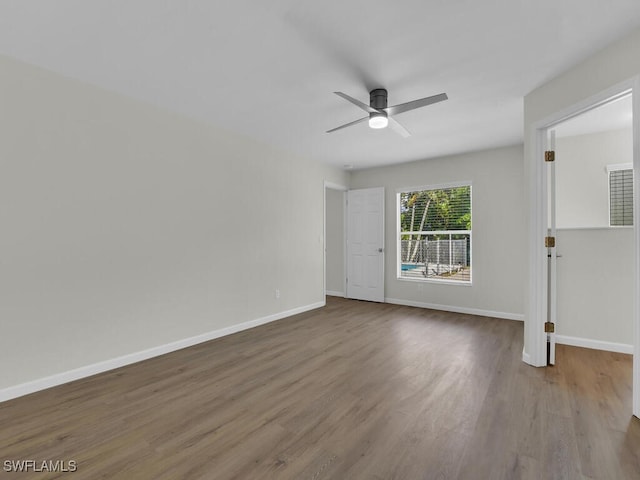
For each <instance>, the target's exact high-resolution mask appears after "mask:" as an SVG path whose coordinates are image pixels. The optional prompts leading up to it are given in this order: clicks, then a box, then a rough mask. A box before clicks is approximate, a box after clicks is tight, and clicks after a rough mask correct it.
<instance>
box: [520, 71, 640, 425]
mask: <svg viewBox="0 0 640 480" xmlns="http://www.w3.org/2000/svg"><path fill="white" fill-rule="evenodd" d="M629 92H631V93H632V94H633V96H632V99H633V171H634V178H633V181H634V192H636V193H640V76H637V77H634V78H632V79H629V80H627V81H624V82H622V83H619V84H617V85H614V86H612V87H610V88H608V89H607V90H604V91H602V92H600V93H598V94H596V95H594V96H592V97H589V98H587V99H585V100H583V101H582V102H579V103H577V104H575V105H572V106H570V107H568V108H566V109H563V110H560V111H558V112H556V113H554V114H552V115H550V116H549V117H547V118H545V119H543V120H540V121H538V122H536V123H534V124H533V125H532V126H531V128H530V130H529V131H528V132H525V134H527V135H529V138H530V140H531V145H533V149H532V154H533V158H528V159H527V167H528V168H529V169H530V171H531V173H532V175H531V179H532V180H531V181H532V185H531V187H532V188H531V190H530V198H529V205H530V207H531V211H532V214H531V218H530V224H529V232H530V243H529V269H530V270H529V271H530V272H531V273H530V280H531V281H530V282H529V290H528V292H527V295H528V298H529V306H528V311H527V320H528V323H529V325H528V333H529V337H530V342H529V346H530V347H531V350H530V351H528V352H526V353H525V352H523V360H524V361H525V362H526V363H529V364H530V365H534V366H544V365H546V355H547V352H546V334H545V333H544V322H545V321H546V314H547V301H548V298H547V271H546V263H547V249H546V248H545V247H544V237H545V236H546V231H547V182H546V169H545V165H544V162H543V161H542V158H543V152H544V145H545V134H546V131H547V129H548V128H549V127H552V126H554V125H556V124H558V123H560V122H562V121H564V120H567V119H568V118H570V117H573V116H575V115H578V114H580V113H582V112H585V111H587V110H591V109H593V108H596V107H598V106H600V105H602V104H604V103H607V102H608V101H610V100H611V99H612V98H615V97H616V96H621V95H623V94H626V93H629ZM633 201H634V204H633V209H634V211H633V215H634V218H633V232H634V280H635V282H634V283H635V285H634V299H633V302H634V310H633V311H634V313H633V323H634V355H633V407H632V408H633V414H634V415H635V416H637V417H640V194H634V198H633Z"/></svg>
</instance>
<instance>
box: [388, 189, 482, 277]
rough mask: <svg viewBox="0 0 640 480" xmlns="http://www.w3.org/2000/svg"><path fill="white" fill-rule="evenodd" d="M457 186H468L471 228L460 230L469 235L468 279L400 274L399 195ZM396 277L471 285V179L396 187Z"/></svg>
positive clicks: (461, 232) (434, 232) (400, 233)
mask: <svg viewBox="0 0 640 480" xmlns="http://www.w3.org/2000/svg"><path fill="white" fill-rule="evenodd" d="M459 187H469V188H470V193H471V194H470V198H469V203H470V207H471V230H460V234H468V235H469V268H470V271H469V280H468V281H466V280H449V279H446V278H433V277H424V278H407V277H403V276H402V242H401V241H400V236H401V235H402V232H401V231H400V229H401V224H400V195H401V194H403V193H407V192H418V191H423V190H443V189H447V188H459ZM395 215H396V238H395V240H396V278H397V280H399V281H402V282H413V283H434V284H437V285H458V286H466V287H470V286H472V285H473V182H471V181H461V182H453V183H440V184H434V185H419V186H413V187H402V188H397V189H396V208H395ZM430 233H432V234H437V233H440V232H437V231H433V232H430Z"/></svg>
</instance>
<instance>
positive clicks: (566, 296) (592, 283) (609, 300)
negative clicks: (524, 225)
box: [523, 78, 640, 416]
mask: <svg viewBox="0 0 640 480" xmlns="http://www.w3.org/2000/svg"><path fill="white" fill-rule="evenodd" d="M638 85H640V81H639V79H637V78H636V79H633V80H629V81H627V82H624V83H623V84H620V85H617V86H614V87H612V88H611V89H608V90H607V91H604V92H602V93H600V94H599V95H595V96H594V97H592V98H589V99H587V100H585V101H583V102H581V103H579V104H576V105H574V106H573V107H570V108H568V109H566V110H564V111H560V112H557V113H556V114H554V115H552V116H550V117H549V118H547V119H545V120H544V121H541V122H539V123H538V124H536V125H534V128H533V130H532V133H533V134H535V140H536V141H535V152H534V153H535V157H534V158H535V162H534V163H533V164H532V168H533V169H534V171H535V174H534V179H535V182H536V185H537V188H536V189H535V192H534V197H535V199H534V201H533V217H532V224H531V226H532V233H533V234H534V236H533V237H532V240H533V244H532V245H531V250H530V253H531V257H530V258H531V262H532V263H531V268H532V273H533V276H532V282H531V285H530V291H529V298H530V306H529V321H530V326H529V328H530V330H529V332H530V335H532V337H531V338H532V339H533V348H532V349H531V351H530V352H527V353H526V357H528V358H525V357H523V359H524V360H525V361H526V362H527V363H530V364H532V365H536V366H543V365H546V364H547V363H548V359H552V360H553V357H554V351H553V349H554V347H555V341H558V342H559V343H565V344H569V345H576V346H583V347H589V348H599V349H603V350H611V351H618V352H623V353H633V352H634V351H635V352H636V355H634V356H633V401H632V410H633V414H634V415H636V416H639V415H640V362H639V355H638V354H637V352H638V351H640V315H639V305H640V266H639V259H640V235H639V231H640V226H639V225H638V223H639V222H638V219H639V211H638V210H639V204H640V202H639V199H638V196H639V195H638V194H636V195H633V193H634V190H635V192H636V193H639V192H640V190H639V189H638V180H639V176H640V175H639V174H638V171H639V169H638V167H639V165H640V163H639V161H640V149H639V146H640V144H639V140H640V139H639V138H638V120H639V118H638V113H639V111H640V102H639V100H640V99H639V98H638V95H633V93H634V92H636V93H637V92H638V91H639V90H638ZM616 111H617V112H618V115H617V118H616V119H610V120H605V117H606V116H607V115H609V116H611V117H613V116H614V113H613V112H616ZM634 119H635V120H634ZM616 122H617V123H616ZM598 123H599V124H600V125H598ZM589 124H591V131H589V130H588V127H587V125H589ZM605 124H606V125H608V126H606V125H605ZM580 137H581V138H580ZM554 142H555V143H556V145H552V143H554ZM552 147H553V148H552ZM547 151H555V158H554V155H553V154H551V155H547V154H546V152H547ZM544 160H547V161H544ZM561 162H563V164H562V166H561ZM629 167H630V168H629ZM556 169H557V171H556V172H554V170H556ZM630 179H631V180H630ZM556 182H557V185H556ZM556 187H557V188H556ZM629 193H631V197H632V198H631V199H627V200H625V196H628V195H627V194H629ZM620 202H622V204H621V203H620ZM625 202H626V203H625ZM629 206H630V207H632V211H633V213H632V214H631V215H630V212H629V211H628V207H629ZM625 208H626V209H627V210H625ZM618 210H620V212H621V213H619V212H618ZM625 216H626V218H622V217H625ZM629 217H631V221H630V222H629ZM621 218H622V219H621ZM625 222H627V223H626V224H624V223H625ZM620 223H622V225H621V224H620ZM629 223H632V225H629ZM603 309H604V310H603ZM595 317H597V318H595ZM611 319H614V320H613V321H612V320H611ZM556 320H557V325H554V324H553V323H556ZM548 349H550V350H551V352H549V350H548ZM550 363H553V361H552V362H550Z"/></svg>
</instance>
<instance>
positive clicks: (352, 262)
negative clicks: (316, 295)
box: [347, 187, 384, 302]
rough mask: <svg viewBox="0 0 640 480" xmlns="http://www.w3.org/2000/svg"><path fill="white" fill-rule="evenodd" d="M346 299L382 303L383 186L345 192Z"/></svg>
mask: <svg viewBox="0 0 640 480" xmlns="http://www.w3.org/2000/svg"><path fill="white" fill-rule="evenodd" d="M347 298H353V299H357V300H369V301H373V302H384V188H382V187H379V188H365V189H361V190H349V191H348V192H347Z"/></svg>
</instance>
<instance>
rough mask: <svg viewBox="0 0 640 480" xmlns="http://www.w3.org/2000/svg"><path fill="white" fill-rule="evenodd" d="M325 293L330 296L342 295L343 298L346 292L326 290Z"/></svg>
mask: <svg viewBox="0 0 640 480" xmlns="http://www.w3.org/2000/svg"><path fill="white" fill-rule="evenodd" d="M327 295H328V296H330V297H343V298H344V297H345V296H346V293H344V292H335V291H332V290H327Z"/></svg>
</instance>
